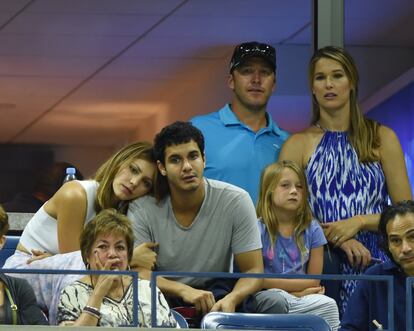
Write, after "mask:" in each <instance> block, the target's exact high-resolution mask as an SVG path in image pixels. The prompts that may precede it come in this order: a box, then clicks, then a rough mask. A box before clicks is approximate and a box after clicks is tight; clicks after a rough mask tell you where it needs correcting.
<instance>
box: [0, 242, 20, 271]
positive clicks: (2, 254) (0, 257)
mask: <svg viewBox="0 0 414 331" xmlns="http://www.w3.org/2000/svg"><path fill="white" fill-rule="evenodd" d="M6 238H7V239H6V244H5V245H4V247H3V249H1V250H0V268H2V267H3V265H4V262H6V260H7V258H8V257H9V256H11V255H13V254H14V251H15V250H16V247H17V244H18V243H19V240H20V236H6Z"/></svg>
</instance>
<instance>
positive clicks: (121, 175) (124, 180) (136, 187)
mask: <svg viewBox="0 0 414 331" xmlns="http://www.w3.org/2000/svg"><path fill="white" fill-rule="evenodd" d="M154 175H155V164H154V163H152V162H149V161H146V160H143V159H134V160H133V161H132V162H130V163H129V164H125V165H123V166H122V167H121V168H120V169H119V170H118V172H117V174H116V175H115V178H114V181H113V183H112V189H113V190H114V193H115V197H116V198H117V199H118V200H119V201H124V200H133V199H135V198H139V197H142V196H143V195H145V194H147V193H148V192H149V191H150V190H151V188H152V185H153V179H154Z"/></svg>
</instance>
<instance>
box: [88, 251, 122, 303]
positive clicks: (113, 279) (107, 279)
mask: <svg viewBox="0 0 414 331" xmlns="http://www.w3.org/2000/svg"><path fill="white" fill-rule="evenodd" d="M95 261H96V266H97V269H96V270H101V271H106V270H108V271H109V270H111V266H112V265H113V264H116V263H119V262H120V259H119V258H113V259H108V260H107V261H106V263H105V265H102V264H101V261H100V260H99V257H98V253H97V252H95ZM121 277H122V276H119V275H110V274H101V275H98V277H97V281H96V283H95V284H92V285H93V287H94V291H93V292H94V294H95V295H97V296H98V297H99V298H103V297H104V296H106V295H108V293H109V291H110V289H111V288H112V287H113V286H115V283H118V285H119V284H121V282H120V279H121Z"/></svg>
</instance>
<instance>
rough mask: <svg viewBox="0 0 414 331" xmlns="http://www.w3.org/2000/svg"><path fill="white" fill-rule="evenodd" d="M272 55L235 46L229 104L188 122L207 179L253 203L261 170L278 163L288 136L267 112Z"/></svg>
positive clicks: (264, 48)
mask: <svg viewBox="0 0 414 331" xmlns="http://www.w3.org/2000/svg"><path fill="white" fill-rule="evenodd" d="M275 72H276V52H275V49H274V48H273V47H272V46H270V45H267V44H262V43H258V42H247V43H243V44H240V45H238V46H236V48H235V49H234V52H233V56H232V59H231V62H230V74H229V77H228V86H229V87H230V89H231V90H233V97H232V101H231V104H226V105H225V106H224V107H223V108H221V109H220V110H219V111H216V112H213V113H209V114H206V115H201V116H196V117H194V118H193V119H192V120H191V122H192V123H193V124H194V125H195V126H196V127H198V128H199V129H200V130H201V131H202V133H203V135H204V137H205V141H206V148H205V155H206V168H205V172H204V174H205V176H206V177H207V178H212V179H217V180H222V181H225V182H228V183H231V184H234V185H237V186H239V187H241V188H243V189H245V190H246V191H247V192H248V193H249V194H250V197H251V198H252V200H253V202H254V203H256V201H257V196H258V189H259V180H260V174H261V172H262V170H263V169H264V168H265V167H266V166H267V165H268V164H270V163H272V162H275V161H277V158H278V156H279V152H280V148H281V147H282V144H283V142H284V141H285V140H286V139H287V137H288V136H289V134H288V133H287V132H286V131H284V130H282V129H280V128H279V127H278V126H277V125H276V123H274V122H273V121H272V118H271V116H270V114H269V113H267V112H266V106H267V103H268V101H269V99H270V97H271V95H272V93H273V91H274V90H275V86H276V79H275V78H276V77H275Z"/></svg>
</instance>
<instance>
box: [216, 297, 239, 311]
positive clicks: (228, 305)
mask: <svg viewBox="0 0 414 331" xmlns="http://www.w3.org/2000/svg"><path fill="white" fill-rule="evenodd" d="M211 311H222V312H225V313H234V312H235V311H236V304H235V302H234V300H232V299H231V297H230V294H228V295H226V296H225V297H224V298H223V299H221V300H219V301H217V302H216V304H215V305H214V306H213V307H212V308H211Z"/></svg>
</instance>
